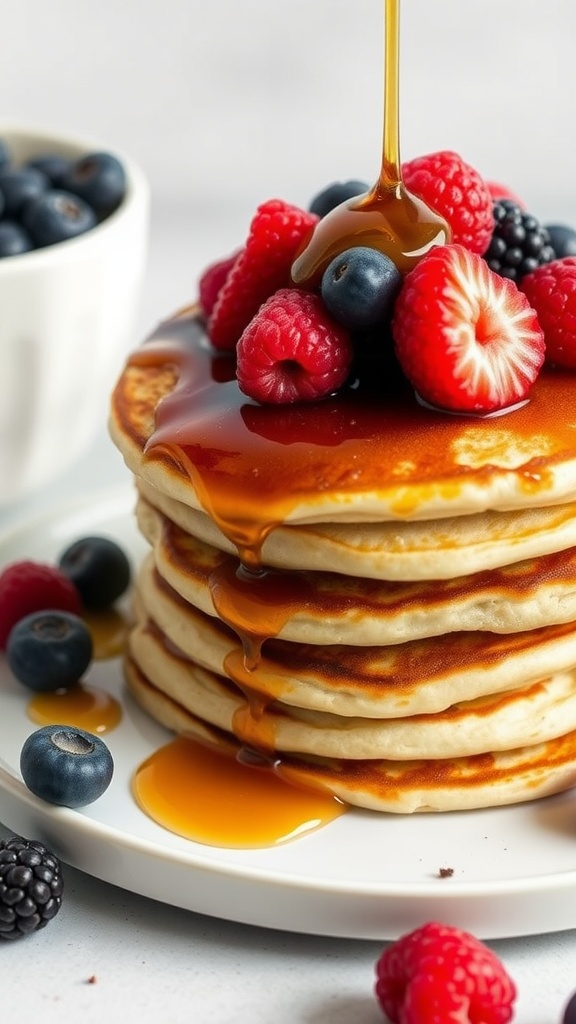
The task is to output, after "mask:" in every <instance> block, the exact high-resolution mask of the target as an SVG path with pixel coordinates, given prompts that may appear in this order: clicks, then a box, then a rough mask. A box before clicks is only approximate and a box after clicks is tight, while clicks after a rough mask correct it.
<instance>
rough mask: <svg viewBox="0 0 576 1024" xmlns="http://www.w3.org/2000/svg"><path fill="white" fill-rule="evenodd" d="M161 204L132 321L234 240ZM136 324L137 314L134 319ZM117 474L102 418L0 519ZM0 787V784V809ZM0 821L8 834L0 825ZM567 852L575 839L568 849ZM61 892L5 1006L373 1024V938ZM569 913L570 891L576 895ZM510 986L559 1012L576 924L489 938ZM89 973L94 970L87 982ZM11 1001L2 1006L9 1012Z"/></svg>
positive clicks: (534, 1019) (88, 885) (543, 1020)
mask: <svg viewBox="0 0 576 1024" xmlns="http://www.w3.org/2000/svg"><path fill="white" fill-rule="evenodd" d="M201 235H202V233H201V232H200V234H198V232H197V233H196V234H195V237H194V251H193V253H192V252H191V251H190V244H189V235H188V232H186V231H184V230H182V228H181V221H180V220H179V218H178V216H176V215H175V214H174V213H173V212H172V213H171V212H170V211H169V210H166V211H163V212H161V215H158V214H157V216H156V218H155V225H154V231H153V237H152V257H151V263H150V272H149V275H148V282H147V286H146V289H145V294H144V298H143V303H142V325H144V324H146V325H147V326H148V325H150V326H151V325H152V324H153V323H154V322H155V320H157V319H159V317H160V316H161V315H162V314H164V313H167V312H170V311H171V310H172V309H175V308H176V307H177V306H179V305H183V304H184V303H186V302H187V301H189V300H190V299H191V298H192V297H193V294H194V280H195V278H196V276H197V272H198V270H199V267H200V263H199V262H197V261H198V260H199V259H201V254H202V253H203V252H206V251H207V247H208V248H210V247H211V249H212V251H211V252H210V253H209V257H210V258H212V257H214V256H216V255H217V254H218V246H219V244H220V241H219V238H220V237H221V238H222V251H227V249H226V245H227V244H228V242H230V244H229V248H233V245H234V243H233V240H229V239H227V238H226V225H225V224H222V225H220V226H219V228H218V230H217V231H216V235H214V234H211V237H210V240H209V242H208V240H206V242H205V243H204V245H203V242H202V237H201ZM142 329H144V327H143V326H142ZM123 481H126V471H125V470H124V467H123V464H122V461H121V459H120V457H119V456H118V454H117V452H116V451H115V449H114V448H113V446H112V445H111V442H109V441H108V439H107V437H106V436H105V433H104V430H102V431H101V433H100V435H99V436H98V438H97V439H96V441H95V443H94V446H93V448H92V450H91V451H90V452H89V453H87V455H86V457H85V458H84V459H83V460H82V462H81V463H79V464H77V465H76V466H75V467H73V469H72V470H71V471H69V472H68V473H67V474H66V475H65V476H64V477H63V478H61V479H60V480H58V481H56V482H55V483H54V484H52V485H50V486H49V487H47V488H46V489H45V490H44V491H43V492H42V493H41V494H38V495H35V496H34V497H32V498H30V499H28V500H26V501H23V502H21V503H19V504H18V505H13V506H11V507H9V508H5V509H1V508H0V530H2V531H3V530H4V529H7V528H9V527H10V526H12V525H16V524H18V523H21V522H23V521H25V520H26V519H28V518H30V517H33V516H36V515H37V514H38V513H39V512H45V511H48V510H49V509H50V507H52V506H54V507H56V506H58V505H59V504H60V503H62V502H65V501H67V500H68V499H69V498H72V497H74V496H77V495H78V493H89V491H90V489H93V490H94V491H96V490H98V488H100V487H102V486H106V485H114V484H121V483H122V482H123ZM2 820H3V817H2V798H1V797H0V822H1V821H2ZM0 834H1V835H3V836H4V835H7V834H8V833H7V832H6V831H5V830H4V829H2V827H1V826H0ZM574 857H575V862H576V847H575V850H574ZM64 870H65V883H66V891H65V899H64V903H63V906H62V909H61V911H60V914H59V915H58V917H57V918H56V919H55V920H54V921H53V922H52V923H51V924H50V925H49V926H48V927H47V928H46V929H45V930H44V931H42V932H39V933H38V934H37V935H34V936H31V937H29V938H26V939H23V940H22V941H20V942H17V943H14V944H10V943H3V944H2V946H1V947H0V994H1V1007H2V1010H1V1013H2V1019H3V1020H8V1019H9V1017H10V1019H14V1020H16V1021H18V1022H19V1024H27V1022H32V1021H42V1024H51V1022H53V1021H54V1022H56V1021H58V1022H67V1021H72V1020H74V1021H77V1020H82V1021H84V1022H86V1024H90V1022H93V1021H94V1022H96V1021H99V1020H101V1019H104V1020H108V1021H111V1022H116V1021H121V1020H122V1021H124V1020H138V1021H140V1022H142V1024H147V1022H148V1021H150V1022H152V1021H154V1022H162V1024H179V1022H182V1024H184V1022H186V1024H190V1022H195V1024H270V1022H271V1021H274V1024H377V1022H378V1021H380V1020H382V1019H383V1018H382V1015H381V1013H380V1011H379V1008H378V1006H377V1004H376V1002H375V999H374V997H373V980H374V964H375V961H376V959H377V957H378V955H379V953H380V951H381V948H382V946H383V944H382V943H378V942H365V941H354V940H344V939H333V938H322V937H318V938H316V937H313V936H310V935H305V936H299V935H293V934H289V933H283V932H280V931H267V930H264V929H258V928H254V927H250V926H244V925H239V924H233V923H229V922H226V921H220V920H216V919H212V918H208V917H203V916H200V915H197V914H194V913H191V912H188V911H184V910H180V909H178V908H175V907H171V906H166V905H163V904H159V903H156V902H154V901H152V900H149V899H146V898H144V897H142V896H139V895H134V894H133V893H131V892H125V891H123V890H120V889H118V888H116V887H114V886H112V885H109V884H107V883H105V882H102V881H99V880H97V879H95V878H92V877H90V876H88V875H86V874H83V873H82V872H80V871H78V870H75V869H73V868H71V867H67V866H66V865H64ZM574 904H575V909H574V917H575V920H576V894H575V895H574ZM491 945H492V946H493V948H494V949H495V950H496V952H497V953H498V955H499V956H500V957H501V958H502V960H503V961H504V963H505V965H506V967H507V968H508V970H509V972H510V973H511V975H512V976H513V978H514V979H515V981H516V983H517V986H518V989H519V999H518V1003H517V1014H516V1017H515V1020H516V1021H517V1022H518V1024H556V1022H557V1024H559V1022H560V1021H561V1017H562V1010H563V1007H564V1005H565V1003H566V1001H567V999H568V997H569V995H570V994H571V993H572V992H573V991H574V990H576V930H574V931H569V932H563V933H556V934H552V935H546V936H542V937H540V936H534V937H528V938H521V939H509V940H500V941H498V942H494V943H492V944H491ZM90 979H93V980H92V981H90ZM8 1014H9V1016H8Z"/></svg>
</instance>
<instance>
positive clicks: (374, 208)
mask: <svg viewBox="0 0 576 1024" xmlns="http://www.w3.org/2000/svg"><path fill="white" fill-rule="evenodd" d="M384 13H385V17H384V52H385V67H384V129H383V139H382V165H381V168H380V174H379V177H378V180H377V182H376V184H375V185H374V187H373V188H372V189H371V190H370V191H369V192H366V193H365V194H364V195H362V196H356V197H354V198H352V199H348V200H346V202H344V203H342V204H341V205H340V206H337V207H336V209H334V210H332V211H331V212H330V213H329V214H327V216H326V217H323V218H322V220H320V221H319V222H318V224H317V225H316V227H315V228H314V231H313V234H312V237H311V238H310V240H309V241H308V243H307V244H306V246H305V248H304V250H303V251H302V252H300V254H299V255H298V256H297V258H296V260H295V262H294V266H293V267H292V280H293V281H294V284H296V285H298V286H300V287H312V288H314V287H316V286H317V285H318V284H319V283H320V279H321V277H322V274H323V272H324V270H325V269H326V267H327V266H328V264H329V263H330V261H331V260H332V259H334V257H336V256H338V255H339V254H340V253H341V252H344V250H345V249H348V248H350V247H352V246H360V245H366V246H369V247H370V248H372V249H378V250H379V251H380V252H383V253H385V254H386V255H387V256H389V257H390V258H391V259H392V260H393V262H394V263H395V264H396V266H397V267H398V268H399V269H400V270H401V271H402V272H403V273H407V272H408V271H409V270H411V268H412V267H413V266H415V264H416V263H417V262H418V260H419V259H421V257H422V256H424V255H425V254H426V253H427V252H428V250H429V249H431V248H432V247H433V246H435V245H443V244H444V243H445V242H449V241H450V237H451V234H450V228H449V226H448V224H447V223H446V221H445V220H443V218H442V217H439V216H438V215H437V214H435V213H433V211H432V210H430V209H429V208H428V207H427V206H426V205H425V204H424V203H423V202H422V201H421V200H420V199H418V198H417V197H416V196H413V195H412V194H411V193H410V192H408V190H407V189H406V188H405V186H404V184H403V181H402V168H401V163H400V130H399V36H400V30H399V22H400V0H385V12H384Z"/></svg>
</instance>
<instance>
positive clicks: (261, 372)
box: [236, 288, 352, 404]
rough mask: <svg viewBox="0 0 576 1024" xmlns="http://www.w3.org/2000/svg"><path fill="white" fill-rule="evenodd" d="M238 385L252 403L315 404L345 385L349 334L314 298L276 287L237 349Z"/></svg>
mask: <svg viewBox="0 0 576 1024" xmlns="http://www.w3.org/2000/svg"><path fill="white" fill-rule="evenodd" d="M236 351H237V369H236V375H237V378H238V384H239V386H240V389H241V390H242V391H243V392H244V394H246V395H248V396H249V397H250V398H254V399H255V400H256V401H257V402H263V403H273V404H285V403H288V402H300V401H307V402H310V401H314V400H315V399H317V398H323V397H325V396H326V395H329V394H332V393H333V392H334V391H337V390H338V388H339V387H341V386H342V384H343V383H344V381H345V380H346V378H347V376H348V373H349V370H350V366H351V363H352V343H351V341H350V335H349V333H348V330H347V329H346V328H345V327H343V326H342V325H341V324H338V323H336V321H335V320H333V319H332V317H331V316H330V314H329V313H328V312H327V310H326V309H325V307H324V304H323V302H322V299H321V298H320V296H319V295H313V294H311V293H310V292H303V291H300V290H299V289H297V288H281V289H280V290H279V291H278V292H276V293H275V294H274V295H272V296H271V297H270V298H269V299H268V300H267V301H266V302H265V303H264V304H263V306H262V307H261V308H260V310H259V311H258V313H257V315H256V316H255V317H254V319H253V320H252V321H251V322H250V323H249V324H248V326H247V327H246V329H245V330H244V332H243V334H242V337H241V338H240V341H239V342H238V346H237V350H236Z"/></svg>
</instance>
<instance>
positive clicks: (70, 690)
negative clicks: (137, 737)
mask: <svg viewBox="0 0 576 1024" xmlns="http://www.w3.org/2000/svg"><path fill="white" fill-rule="evenodd" d="M26 710H27V714H28V717H29V718H31V719H32V721H33V722H36V724H37V725H40V726H43V725H53V724H54V722H58V723H59V724H60V725H69V726H71V727H73V728H75V729H84V730H85V731H86V732H92V733H97V734H98V735H102V734H103V733H106V732H110V731H111V730H112V729H115V728H116V726H117V725H118V724H119V722H120V720H121V718H122V707H121V705H120V702H119V701H117V700H116V698H115V697H113V696H112V695H111V694H110V693H107V691H106V690H102V689H100V687H97V686H92V685H90V684H88V683H83V682H80V683H76V685H75V686H70V687H66V688H64V687H63V688H62V689H59V690H54V691H53V692H50V693H36V694H34V696H33V697H32V698H31V699H30V700H29V702H28V706H27V709H26Z"/></svg>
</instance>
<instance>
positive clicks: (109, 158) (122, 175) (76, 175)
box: [62, 153, 126, 219]
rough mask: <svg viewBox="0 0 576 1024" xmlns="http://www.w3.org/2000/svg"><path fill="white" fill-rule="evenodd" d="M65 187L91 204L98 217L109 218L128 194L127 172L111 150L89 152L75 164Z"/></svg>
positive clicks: (63, 184) (70, 170)
mask: <svg viewBox="0 0 576 1024" xmlns="http://www.w3.org/2000/svg"><path fill="white" fill-rule="evenodd" d="M62 188H65V189H67V190H68V191H69V192H73V193H74V195H77V196H80V198H81V199H84V201H85V202H87V203H89V205H90V206H91V207H92V209H93V210H95V211H96V214H97V216H98V218H99V219H102V218H103V217H107V216H108V215H109V214H110V213H112V212H113V210H115V209H116V208H117V207H118V206H119V205H120V203H121V202H122V200H123V198H124V195H125V193H126V172H125V170H124V167H123V165H122V164H121V163H120V160H118V158H117V157H115V156H113V154H112V153H88V154H87V156H84V157H81V158H80V160H76V161H75V163H73V164H72V166H71V167H70V169H69V171H68V173H67V174H66V175H65V176H64V179H63V181H62Z"/></svg>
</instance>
